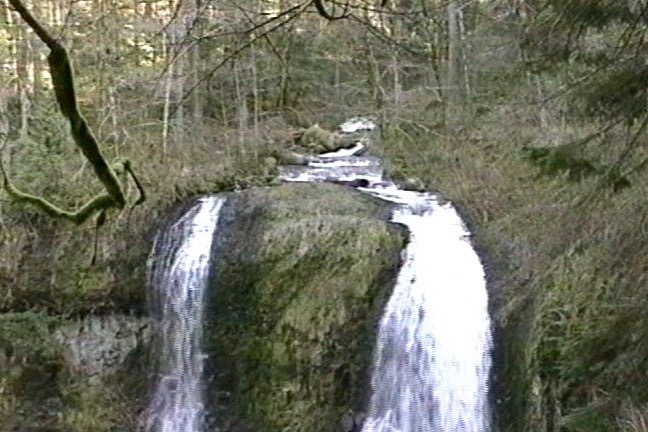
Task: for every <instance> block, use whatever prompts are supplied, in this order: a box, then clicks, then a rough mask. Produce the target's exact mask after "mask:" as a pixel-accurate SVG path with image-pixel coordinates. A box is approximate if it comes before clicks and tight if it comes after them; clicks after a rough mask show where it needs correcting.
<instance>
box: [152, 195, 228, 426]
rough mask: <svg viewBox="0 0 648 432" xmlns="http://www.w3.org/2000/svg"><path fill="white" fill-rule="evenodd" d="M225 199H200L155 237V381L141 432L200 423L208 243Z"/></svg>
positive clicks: (153, 271) (209, 248)
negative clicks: (142, 431)
mask: <svg viewBox="0 0 648 432" xmlns="http://www.w3.org/2000/svg"><path fill="white" fill-rule="evenodd" d="M224 202H225V198H223V197H218V196H212V197H205V198H202V199H200V200H199V201H198V202H197V203H196V204H195V205H194V206H192V207H191V208H189V209H188V210H187V211H186V212H185V213H184V214H182V215H181V216H180V217H179V218H178V219H177V220H176V221H174V222H173V223H172V224H171V225H170V226H167V227H166V229H164V230H162V231H160V232H159V233H158V234H157V237H156V238H155V242H154V245H153V251H152V252H151V255H150V257H149V261H148V271H149V288H148V289H149V302H150V309H151V313H152V315H153V322H154V326H155V334H156V339H155V340H156V344H155V347H154V355H155V362H156V369H155V377H154V380H153V387H152V391H151V395H150V402H149V406H148V409H147V410H146V413H145V418H144V419H143V423H144V424H143V426H144V430H145V431H146V432H199V431H201V430H202V427H203V422H204V410H203V407H204V404H203V393H204V390H203V385H202V375H203V364H204V359H205V355H204V353H203V352H202V321H203V315H204V303H205V288H206V285H207V279H208V275H209V262H210V255H211V247H212V241H213V238H214V235H215V231H216V227H217V226H218V218H219V215H220V210H221V208H222V206H223V203H224Z"/></svg>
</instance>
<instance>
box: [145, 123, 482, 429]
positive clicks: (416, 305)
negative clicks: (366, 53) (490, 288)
mask: <svg viewBox="0 0 648 432" xmlns="http://www.w3.org/2000/svg"><path fill="white" fill-rule="evenodd" d="M375 127H376V126H375V125H374V124H373V123H372V122H371V121H369V120H367V119H354V120H351V121H349V122H347V123H345V124H343V125H342V126H341V127H340V130H339V132H340V133H349V134H353V133H359V132H362V131H368V133H371V130H372V129H375ZM364 150H365V148H364V145H363V144H362V142H358V143H356V144H355V145H353V146H352V147H351V148H349V149H342V150H340V151H338V152H333V153H327V154H323V155H320V156H319V157H317V158H313V160H312V161H311V162H310V163H309V164H308V166H291V167H282V168H281V178H282V179H283V180H284V181H307V182H318V181H335V182H341V183H346V184H348V185H350V186H354V187H358V189H359V190H361V191H363V192H365V193H369V194H371V195H374V196H376V197H378V198H380V199H383V200H386V201H389V202H392V203H394V204H395V206H394V208H395V209H394V211H393V215H392V220H393V221H394V222H397V223H401V224H404V225H406V226H407V227H408V229H409V232H410V242H409V244H408V246H407V248H406V249H405V251H404V252H403V266H402V268H401V270H400V273H399V275H398V278H397V281H396V286H395V288H394V291H393V293H392V295H391V298H390V299H389V301H388V302H387V305H386V307H385V310H384V312H383V316H382V318H381V321H380V326H379V332H378V341H377V346H376V350H375V362H374V367H373V371H372V381H371V399H370V402H369V407H368V410H367V416H366V420H365V421H364V425H363V426H362V432H489V431H490V415H489V409H488V378H489V374H490V366H491V363H490V362H491V360H490V351H491V344H492V342H491V332H490V320H489V316H488V311H487V301H488V299H487V292H486V282H485V277H484V271H483V268H482V265H481V263H480V261H479V258H478V256H477V254H476V253H475V251H474V250H473V248H472V246H471V244H470V241H469V236H470V232H469V231H468V230H467V229H466V228H465V226H464V224H463V222H462V221H461V218H460V217H459V215H458V214H457V212H456V210H455V209H454V208H453V207H452V206H451V205H450V204H442V203H440V202H439V200H438V199H437V197H436V196H435V195H434V194H430V193H420V192H413V191H406V190H402V189H399V188H398V187H397V186H396V185H395V184H394V183H393V182H391V181H390V180H389V179H386V178H385V176H384V173H383V168H382V165H381V163H380V161H379V160H378V159H377V158H374V157H364V156H358V155H359V154H360V153H362V152H363V151H364ZM223 201H224V200H223V199H222V198H218V197H208V198H204V199H202V200H201V201H199V202H198V204H196V205H195V206H194V207H192V208H191V209H190V210H188V211H187V212H186V213H185V214H184V215H183V216H182V217H181V218H180V219H179V220H177V221H176V222H175V223H174V224H173V225H172V226H171V227H170V228H168V229H166V230H165V231H164V232H162V233H161V234H160V235H159V236H158V238H157V239H156V241H155V245H154V248H153V252H152V253H151V258H150V260H149V269H150V289H151V309H152V311H153V317H154V319H155V323H156V330H157V332H156V333H157V335H158V345H157V351H156V352H157V353H158V354H157V355H158V357H159V359H158V368H157V375H156V379H155V381H154V387H153V394H152V398H151V403H150V406H149V409H148V411H147V418H146V425H145V430H146V431H147V432H202V430H203V428H204V426H203V417H204V412H203V400H202V394H203V390H202V383H201V378H202V372H203V360H204V355H203V353H202V352H201V347H200V345H201V339H202V320H203V308H204V288H205V285H206V281H207V274H208V270H209V261H210V259H209V258H210V250H211V244H212V238H213V237H214V235H215V230H216V227H217V224H218V217H219V212H220V209H221V207H222V205H223Z"/></svg>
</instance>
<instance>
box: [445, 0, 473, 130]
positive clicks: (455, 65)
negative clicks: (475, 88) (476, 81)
mask: <svg viewBox="0 0 648 432" xmlns="http://www.w3.org/2000/svg"><path fill="white" fill-rule="evenodd" d="M461 8H462V6H461V5H460V3H459V1H457V0H450V1H449V2H448V6H447V18H448V72H447V75H446V85H445V90H446V91H445V93H446V98H445V102H446V125H447V126H448V127H449V128H451V129H456V128H458V127H460V126H462V125H464V124H465V123H466V121H467V120H468V108H469V107H468V76H467V73H466V64H465V60H466V59H465V53H464V50H465V46H464V31H463V13H462V9H461Z"/></svg>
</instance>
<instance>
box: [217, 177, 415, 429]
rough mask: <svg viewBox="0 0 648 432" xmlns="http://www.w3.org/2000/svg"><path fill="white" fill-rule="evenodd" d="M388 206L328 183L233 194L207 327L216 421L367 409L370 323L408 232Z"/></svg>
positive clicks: (308, 418) (331, 417) (276, 425)
mask: <svg viewBox="0 0 648 432" xmlns="http://www.w3.org/2000/svg"><path fill="white" fill-rule="evenodd" d="M390 212H391V210H390V207H389V205H387V204H386V203H384V202H382V201H380V200H377V199H374V198H372V197H369V196H367V195H365V194H362V193H360V192H358V191H356V190H354V189H353V188H350V187H348V186H340V185H335V184H330V183H322V184H289V185H284V186H281V187H275V188H266V189H251V190H248V191H245V192H243V193H241V194H238V195H236V196H234V197H233V198H232V199H231V202H230V204H229V208H228V209H225V210H224V213H223V214H222V215H221V222H222V226H221V227H220V228H219V232H220V234H219V236H218V238H217V239H216V243H217V244H216V245H215V248H214V254H215V255H214V258H215V261H216V262H218V263H219V264H218V266H217V267H218V268H217V269H215V271H214V275H213V282H212V288H211V289H210V292H211V298H210V299H209V300H208V304H209V306H208V309H209V311H210V313H209V320H208V322H209V324H208V325H207V326H206V329H205V335H206V344H207V349H208V355H209V360H208V363H209V364H208V366H207V379H208V382H209V387H210V388H209V395H208V399H209V400H208V403H207V406H208V407H209V413H208V419H209V421H210V422H212V426H218V427H219V428H220V430H225V431H226V430H236V431H247V430H250V431H252V430H255V431H256V430H263V431H283V430H309V431H314V432H317V431H334V430H340V428H341V423H340V421H341V420H340V419H341V418H342V417H343V415H344V414H345V413H346V412H347V411H349V410H353V412H358V411H359V410H361V409H363V408H364V405H365V402H366V396H367V395H366V394H365V392H366V390H367V388H368V382H367V379H368V375H369V371H368V368H369V366H370V364H371V360H372V351H373V345H374V341H375V336H376V334H375V328H376V325H377V322H378V319H379V315H380V311H381V309H382V306H383V305H384V302H385V300H386V298H387V296H388V295H389V294H390V291H391V288H392V287H393V282H394V277H395V275H396V272H397V269H398V265H399V259H400V252H401V250H402V248H403V244H404V241H405V240H404V239H405V237H406V236H405V233H404V230H402V229H401V227H399V226H396V225H394V224H390V223H388V222H387V218H388V217H389V215H390ZM224 395H225V396H224ZM354 425H355V420H354ZM352 427H355V426H352Z"/></svg>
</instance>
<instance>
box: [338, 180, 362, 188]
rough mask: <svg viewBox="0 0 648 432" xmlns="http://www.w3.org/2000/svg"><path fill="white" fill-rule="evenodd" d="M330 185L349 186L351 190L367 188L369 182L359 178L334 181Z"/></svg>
mask: <svg viewBox="0 0 648 432" xmlns="http://www.w3.org/2000/svg"><path fill="white" fill-rule="evenodd" d="M331 183H335V184H339V185H343V186H349V187H352V188H358V187H368V186H369V180H367V179H365V178H359V179H355V180H334V181H332V182H331Z"/></svg>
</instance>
